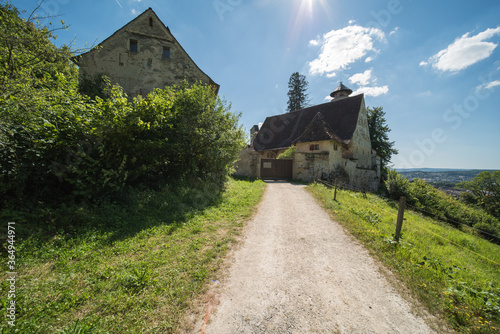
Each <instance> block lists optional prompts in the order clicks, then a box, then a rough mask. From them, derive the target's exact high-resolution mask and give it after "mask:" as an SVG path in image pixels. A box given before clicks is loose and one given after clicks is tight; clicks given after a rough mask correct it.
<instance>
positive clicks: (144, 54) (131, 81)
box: [77, 9, 211, 96]
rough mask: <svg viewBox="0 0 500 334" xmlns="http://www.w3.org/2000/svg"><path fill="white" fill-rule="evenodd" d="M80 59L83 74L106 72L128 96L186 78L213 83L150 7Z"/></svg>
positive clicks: (194, 81)
mask: <svg viewBox="0 0 500 334" xmlns="http://www.w3.org/2000/svg"><path fill="white" fill-rule="evenodd" d="M131 40H134V41H137V52H132V51H131V50H130V43H131ZM164 48H168V49H169V53H170V57H169V58H164V57H163V50H164ZM77 63H78V65H79V67H80V74H81V75H80V78H82V77H83V75H87V76H91V77H92V76H95V75H97V74H106V75H108V76H109V78H110V80H111V83H112V84H119V85H120V86H121V87H123V89H124V91H125V93H127V94H128V95H129V96H137V95H146V94H147V93H149V92H150V91H152V90H153V89H154V88H164V87H165V86H170V85H179V84H180V83H181V82H182V81H183V80H184V79H186V80H187V81H188V82H189V83H190V84H193V83H196V82H199V81H201V82H202V83H206V84H209V83H211V80H210V78H209V77H208V76H207V75H206V74H205V73H203V72H202V71H201V70H200V69H199V68H198V67H197V66H196V64H195V63H194V62H193V60H191V58H190V57H189V55H188V54H187V53H186V52H185V51H184V50H183V49H182V47H181V46H180V45H179V43H178V42H177V41H176V40H175V38H174V36H173V35H172V34H171V33H170V31H169V30H168V29H167V28H165V26H164V25H163V23H161V21H160V20H159V19H158V17H157V16H156V14H155V13H154V12H153V11H152V10H151V9H149V10H147V11H146V12H145V13H143V14H141V15H140V16H139V17H138V18H137V19H135V20H133V21H132V22H130V23H129V24H127V25H126V26H125V27H123V28H122V29H120V30H118V31H117V32H116V33H114V34H113V35H112V36H110V37H109V38H108V39H106V40H104V41H103V42H102V43H101V44H100V45H99V47H98V48H97V49H94V50H92V51H90V52H88V53H85V54H83V55H82V56H80V57H79V58H77Z"/></svg>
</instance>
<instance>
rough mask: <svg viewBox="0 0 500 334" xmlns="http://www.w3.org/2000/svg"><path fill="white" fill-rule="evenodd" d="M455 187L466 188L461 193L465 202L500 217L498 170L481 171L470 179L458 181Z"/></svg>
mask: <svg viewBox="0 0 500 334" xmlns="http://www.w3.org/2000/svg"><path fill="white" fill-rule="evenodd" d="M457 188H459V189H465V190H467V192H465V193H463V194H462V198H463V199H464V200H465V202H468V203H471V204H475V205H478V206H480V207H482V208H483V209H484V210H485V211H486V212H488V213H489V214H491V215H492V216H494V217H497V218H500V171H494V172H489V171H486V172H481V173H479V174H478V175H477V176H476V177H474V178H473V179H472V180H470V181H464V182H461V183H459V184H458V185H457Z"/></svg>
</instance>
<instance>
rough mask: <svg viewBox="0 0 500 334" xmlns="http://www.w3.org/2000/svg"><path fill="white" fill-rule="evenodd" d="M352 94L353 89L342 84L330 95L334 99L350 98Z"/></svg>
mask: <svg viewBox="0 0 500 334" xmlns="http://www.w3.org/2000/svg"><path fill="white" fill-rule="evenodd" d="M351 94H352V89H350V88H349V87H347V86H345V85H344V84H343V83H342V82H340V84H339V85H338V86H337V88H335V90H334V91H333V92H332V93H331V94H330V96H331V97H332V98H336V97H338V96H349V95H351Z"/></svg>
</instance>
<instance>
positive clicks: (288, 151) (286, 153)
mask: <svg viewBox="0 0 500 334" xmlns="http://www.w3.org/2000/svg"><path fill="white" fill-rule="evenodd" d="M295 151H297V147H296V146H295V145H292V146H290V147H289V148H287V149H286V150H285V151H284V152H283V153H281V154H280V155H278V157H277V159H293V156H294V155H295Z"/></svg>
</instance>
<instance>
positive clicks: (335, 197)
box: [333, 178, 337, 201]
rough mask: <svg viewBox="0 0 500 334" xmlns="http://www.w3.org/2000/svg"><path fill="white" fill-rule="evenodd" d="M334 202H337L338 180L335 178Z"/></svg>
mask: <svg viewBox="0 0 500 334" xmlns="http://www.w3.org/2000/svg"><path fill="white" fill-rule="evenodd" d="M333 200H334V201H336V200H337V178H335V191H334V192H333Z"/></svg>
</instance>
